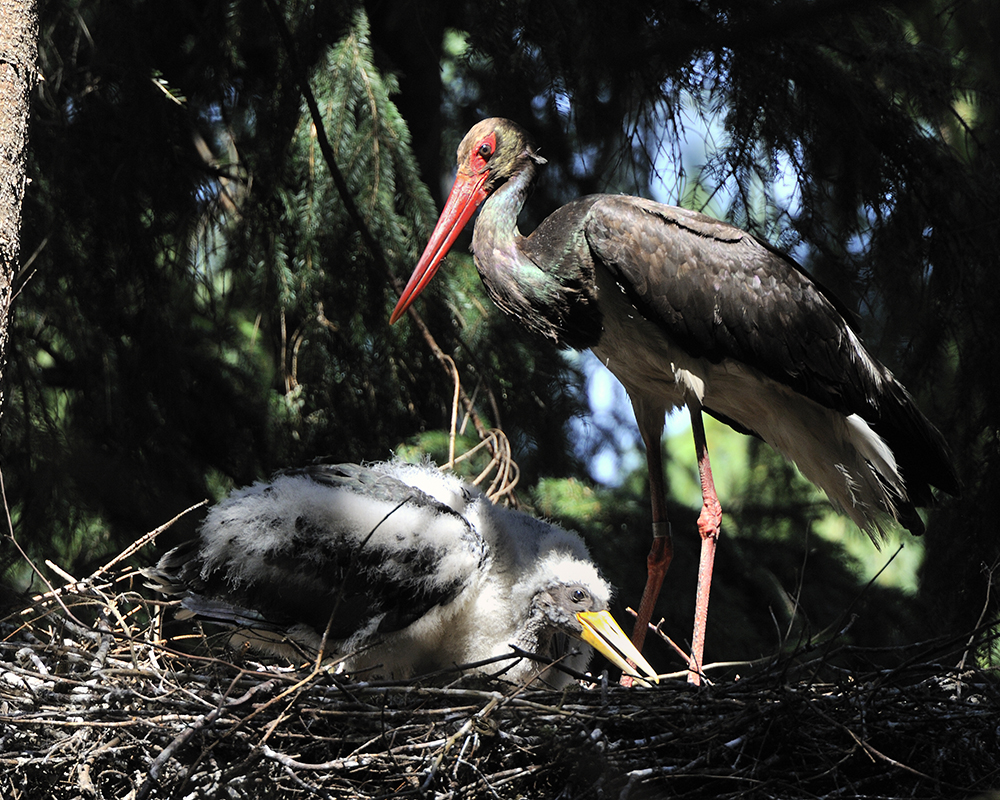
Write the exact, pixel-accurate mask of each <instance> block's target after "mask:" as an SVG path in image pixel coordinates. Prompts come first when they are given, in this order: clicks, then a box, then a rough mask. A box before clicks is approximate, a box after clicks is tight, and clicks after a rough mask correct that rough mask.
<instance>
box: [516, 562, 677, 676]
mask: <svg viewBox="0 0 1000 800" xmlns="http://www.w3.org/2000/svg"><path fill="white" fill-rule="evenodd" d="M600 583H601V584H602V585H601V586H599V587H595V588H592V587H591V586H590V585H588V584H586V583H582V582H581V583H563V582H557V583H552V584H550V585H549V586H547V587H546V588H544V589H542V590H541V591H539V592H538V593H537V594H536V595H535V597H534V599H533V601H532V615H533V616H535V618H536V619H535V624H536V625H537V626H538V628H539V629H540V630H538V632H537V633H538V637H539V644H540V645H541V644H542V642H543V641H544V640H545V639H548V640H549V641H550V642H553V641H555V640H556V639H558V634H565V635H567V636H571V637H573V638H574V639H579V640H581V641H583V642H586V643H587V644H589V645H590V646H591V647H593V648H594V649H595V650H597V651H598V652H599V653H600V654H601V655H603V656H604V657H605V658H607V659H608V661H610V662H611V663H612V664H614V665H615V666H616V667H618V668H619V669H621V670H622V671H624V672H625V673H626V674H628V675H632V676H635V677H636V679H637V680H638V681H639V682H640V683H642V684H643V685H646V684H647V682H648V680H651V681H655V682H658V681H659V679H658V678H657V676H656V670H654V669H653V668H652V667H651V666H650V665H649V663H648V662H647V661H646V659H645V658H643V657H642V654H641V653H640V652H639V651H638V650H637V649H636V648H635V646H634V645H633V644H632V642H631V641H630V640H629V638H628V636H626V635H625V632H624V631H623V630H622V629H621V627H620V626H619V625H618V623H617V622H615V618H614V617H612V616H611V612H610V611H608V608H607V597H606V596H604V597H602V596H600V595H601V594H603V592H601V591H600V590H601V589H603V588H604V582H603V581H600ZM541 629H544V632H545V633H547V634H548V636H545V635H543V630H541ZM546 654H547V655H551V656H553V657H556V656H558V655H561V653H556V652H549V653H546ZM629 662H631V663H629ZM633 665H634V666H633ZM640 673H641V674H640ZM642 676H645V677H642ZM647 679H648V680H647Z"/></svg>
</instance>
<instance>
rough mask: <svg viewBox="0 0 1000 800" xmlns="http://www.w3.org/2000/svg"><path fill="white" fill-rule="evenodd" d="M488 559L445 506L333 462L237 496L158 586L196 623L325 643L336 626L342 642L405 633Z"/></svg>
mask: <svg viewBox="0 0 1000 800" xmlns="http://www.w3.org/2000/svg"><path fill="white" fill-rule="evenodd" d="M484 558H485V545H484V543H483V540H482V538H481V537H480V536H479V533H478V532H477V531H475V530H474V529H473V528H472V527H471V526H470V524H469V522H468V521H467V520H466V519H465V518H464V517H463V516H462V515H461V514H459V513H457V512H456V511H454V510H453V509H451V508H450V507H448V506H446V505H444V504H442V503H440V502H438V501H437V500H435V499H434V498H432V497H430V496H429V495H427V494H425V493H424V492H422V491H420V490H419V489H416V488H414V487H412V486H409V485H408V484H406V483H404V482H402V481H400V480H398V479H396V478H394V477H392V476H391V475H386V474H382V473H379V472H377V471H373V470H369V469H367V468H364V467H359V466H357V465H327V466H322V467H310V468H307V469H305V470H297V471H293V472H289V473H284V474H281V475H278V476H276V478H275V479H274V480H273V481H272V482H271V483H270V484H257V485H255V486H253V487H250V488H248V489H244V490H241V491H240V492H237V493H234V494H233V495H232V496H230V497H229V498H228V499H227V500H225V501H223V502H222V503H220V504H219V505H217V506H215V507H214V508H213V509H212V510H211V511H210V512H209V515H208V517H207V518H206V520H205V523H204V526H203V527H202V531H201V539H200V540H199V541H197V542H192V543H188V544H186V545H182V546H181V548H178V549H176V550H174V551H171V552H170V553H167V554H166V555H165V556H164V557H163V558H162V559H161V561H160V563H159V564H158V565H157V568H156V569H155V570H153V571H152V572H154V573H158V574H154V575H152V577H153V578H154V580H157V581H158V582H159V583H160V585H161V588H167V587H173V589H174V591H175V592H180V593H182V594H184V595H186V598H185V600H184V605H185V606H186V607H187V608H189V609H190V610H192V611H194V612H195V613H197V614H198V615H199V616H204V617H215V618H216V619H218V620H219V621H224V622H233V623H236V624H251V625H252V623H254V622H257V621H259V622H260V623H261V625H260V627H261V628H266V629H269V630H278V629H280V628H282V627H289V626H292V625H295V624H305V625H308V626H310V627H312V628H313V629H314V630H316V631H317V632H318V633H320V634H322V633H323V631H324V630H326V628H327V625H328V624H329V626H330V628H329V631H330V634H329V636H330V639H331V640H332V641H336V640H343V639H348V638H350V637H351V636H354V635H355V634H357V633H359V632H366V633H367V634H368V635H371V636H377V635H379V634H384V633H389V632H392V631H396V630H400V629H402V628H405V627H406V626H407V625H409V624H411V623H412V622H414V621H415V620H417V619H419V618H420V617H421V616H423V615H424V614H426V613H427V612H428V611H429V610H430V609H431V608H433V607H434V606H436V605H440V604H445V603H448V602H450V601H451V600H453V599H454V598H455V597H456V596H457V595H458V593H459V592H461V591H462V589H463V588H464V587H465V586H466V584H467V583H468V582H469V581H470V580H472V579H473V577H474V575H475V574H476V571H477V570H478V568H479V566H480V564H481V563H482V561H483V559H484Z"/></svg>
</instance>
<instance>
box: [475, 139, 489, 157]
mask: <svg viewBox="0 0 1000 800" xmlns="http://www.w3.org/2000/svg"><path fill="white" fill-rule="evenodd" d="M476 152H478V153H479V157H480V158H481V159H482V160H483V161H489V160H490V159H491V158H492V157H493V145H492V144H490V143H489V142H483V143H482V144H481V145H479V150H477V151H476Z"/></svg>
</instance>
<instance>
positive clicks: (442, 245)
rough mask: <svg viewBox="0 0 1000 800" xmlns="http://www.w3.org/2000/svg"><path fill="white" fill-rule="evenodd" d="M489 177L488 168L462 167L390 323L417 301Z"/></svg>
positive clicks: (477, 203) (480, 197)
mask: <svg viewBox="0 0 1000 800" xmlns="http://www.w3.org/2000/svg"><path fill="white" fill-rule="evenodd" d="M488 177H489V170H483V171H482V172H481V173H479V174H468V173H465V174H463V172H462V170H459V172H458V176H457V177H456V178H455V185H454V186H452V187H451V194H449V195H448V202H447V203H445V205H444V210H443V211H442V212H441V216H440V217H439V218H438V221H437V225H435V226H434V232H433V233H432V234H431V238H430V241H428V242H427V247H425V248H424V254H423V255H422V256H420V260H419V261H418V262H417V267H416V269H414V270H413V274H412V275H411V276H410V280H409V281H408V282H407V284H406V288H405V289H403V294H402V295H400V298H399V302H398V303H396V307H395V308H394V309H393V311H392V316H391V317H389V324H390V325H392V324H393V323H394V322H395V321H396V320H397V319H399V318H400V317H401V316H403V312H404V311H406V309H407V308H409V307H410V303H412V302H413V301H414V300H416V299H417V295H418V294H420V293H421V292H422V291H423V290H424V287H426V286H427V284H428V283H430V282H431V278H433V277H434V274H435V273H436V272H437V271H438V267H439V266H440V265H441V260H442V259H443V258H444V257H445V256H446V255H447V254H448V250H449V249H450V248H451V246H452V244H454V243H455V239H457V238H458V234H460V233H461V232H462V229H463V228H464V227H465V226H466V224H467V223H468V221H469V220H470V219H471V218H472V215H473V214H474V213H475V212H476V209H477V208H479V206H480V204H481V203H482V202H483V200H485V199H486V197H487V192H486V190H485V189H483V184H485V183H486V179H487V178H488Z"/></svg>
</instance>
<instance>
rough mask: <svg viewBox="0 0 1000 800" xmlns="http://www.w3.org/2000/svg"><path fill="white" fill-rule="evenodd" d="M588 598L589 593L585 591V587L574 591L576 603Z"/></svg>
mask: <svg viewBox="0 0 1000 800" xmlns="http://www.w3.org/2000/svg"><path fill="white" fill-rule="evenodd" d="M586 599H587V593H586V592H585V591H583V589H577V590H576V591H574V592H573V602H574V603H582V602H583V601H584V600H586Z"/></svg>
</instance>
